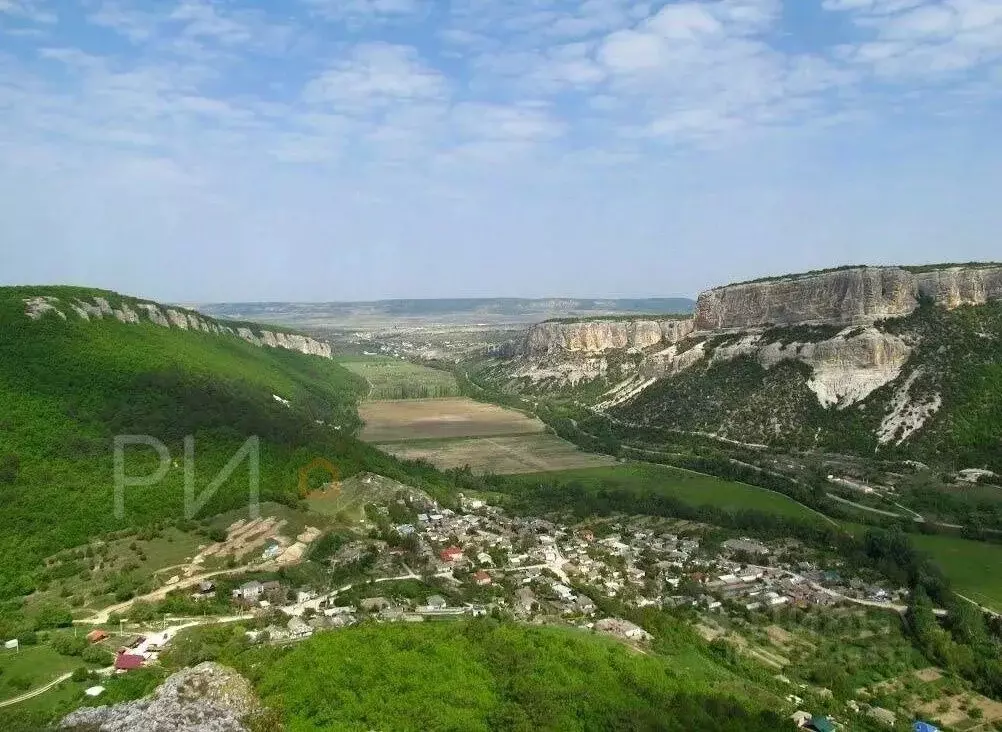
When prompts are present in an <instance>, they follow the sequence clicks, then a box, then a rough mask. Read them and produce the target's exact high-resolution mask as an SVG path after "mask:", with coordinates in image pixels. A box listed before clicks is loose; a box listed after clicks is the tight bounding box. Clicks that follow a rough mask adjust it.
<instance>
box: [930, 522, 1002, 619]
mask: <svg viewBox="0 0 1002 732" xmlns="http://www.w3.org/2000/svg"><path fill="white" fill-rule="evenodd" d="M911 539H912V542H913V543H914V544H915V546H917V547H918V548H919V549H922V550H923V551H925V552H927V553H928V554H929V555H930V556H932V558H933V559H934V560H935V561H936V563H937V564H939V566H940V567H942V569H943V572H944V573H945V574H946V576H947V577H948V578H949V579H950V581H951V582H952V583H953V588H954V589H955V590H956V591H957V592H959V593H960V594H962V595H965V596H966V597H969V598H970V599H972V600H974V601H975V602H978V603H980V604H982V605H984V606H985V607H987V608H991V609H993V610H995V611H998V612H1002V573H1000V572H999V571H998V568H999V567H1002V546H1000V545H998V544H988V543H986V542H981V541H971V540H969V539H959V538H955V537H952V536H928V535H924V534H914V535H912V537H911Z"/></svg>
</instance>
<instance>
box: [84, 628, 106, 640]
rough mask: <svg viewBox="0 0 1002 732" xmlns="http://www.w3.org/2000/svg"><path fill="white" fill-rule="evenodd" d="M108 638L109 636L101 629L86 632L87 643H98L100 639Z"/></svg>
mask: <svg viewBox="0 0 1002 732" xmlns="http://www.w3.org/2000/svg"><path fill="white" fill-rule="evenodd" d="M108 638H109V635H108V634H107V633H105V632H104V631H103V630H96V629H95V630H92V631H91V632H90V633H88V634H87V642H88V643H100V642H101V641H103V640H107V639H108Z"/></svg>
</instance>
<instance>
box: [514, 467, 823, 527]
mask: <svg viewBox="0 0 1002 732" xmlns="http://www.w3.org/2000/svg"><path fill="white" fill-rule="evenodd" d="M514 479H516V480H522V481H526V482H530V483H540V482H552V483H553V484H555V485H556V486H557V487H559V486H561V485H567V484H569V483H572V482H576V483H581V484H583V485H585V486H586V487H587V488H590V489H595V490H597V489H599V488H606V489H615V490H625V491H630V492H634V493H640V492H654V493H659V494H663V495H667V496H671V497H672V498H675V499H677V500H679V501H682V502H684V503H688V504H690V505H693V506H714V507H716V508H721V509H723V510H726V511H740V510H742V509H752V510H757V511H764V512H768V513H772V514H776V515H779V516H784V517H787V518H792V519H798V520H804V521H808V522H812V523H816V522H821V521H823V520H824V519H822V517H821V516H820V515H819V514H817V513H815V512H814V511H812V510H810V509H809V508H807V507H806V506H803V505H801V504H799V503H797V502H796V501H794V500H792V499H790V498H787V497H786V496H783V495H780V494H778V493H772V492H770V491H767V490H764V489H762V488H756V487H755V486H751V485H747V484H745V483H735V482H732V481H728V480H723V479H722V478H716V477H714V476H712V475H703V474H701V473H693V472H690V471H687V470H681V469H678V468H672V467H668V466H665V465H654V464H650V463H626V464H623V465H615V466H610V467H603V468H583V469H579V470H561V471H556V472H548V473H531V474H528V475H522V476H518V477H517V478H514Z"/></svg>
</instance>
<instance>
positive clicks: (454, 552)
mask: <svg viewBox="0 0 1002 732" xmlns="http://www.w3.org/2000/svg"><path fill="white" fill-rule="evenodd" d="M439 556H440V557H442V561H444V562H455V561H457V560H459V559H462V558H463V550H462V549H460V548H459V547H458V546H450V547H449V548H448V549H443V550H442V553H441V554H439Z"/></svg>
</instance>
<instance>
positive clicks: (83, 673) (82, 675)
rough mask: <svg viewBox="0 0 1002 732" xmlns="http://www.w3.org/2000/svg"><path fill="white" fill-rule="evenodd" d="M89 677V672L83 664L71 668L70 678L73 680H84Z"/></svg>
mask: <svg viewBox="0 0 1002 732" xmlns="http://www.w3.org/2000/svg"><path fill="white" fill-rule="evenodd" d="M89 677H90V672H89V671H88V670H87V669H85V668H84V667H83V666H77V667H76V668H75V669H73V674H72V675H71V676H70V679H71V680H73V681H86V680H87V679H88V678H89Z"/></svg>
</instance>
